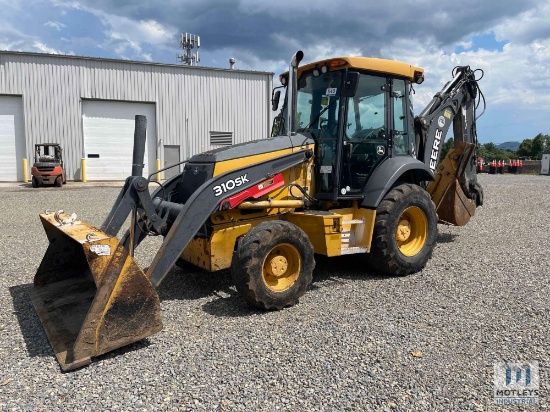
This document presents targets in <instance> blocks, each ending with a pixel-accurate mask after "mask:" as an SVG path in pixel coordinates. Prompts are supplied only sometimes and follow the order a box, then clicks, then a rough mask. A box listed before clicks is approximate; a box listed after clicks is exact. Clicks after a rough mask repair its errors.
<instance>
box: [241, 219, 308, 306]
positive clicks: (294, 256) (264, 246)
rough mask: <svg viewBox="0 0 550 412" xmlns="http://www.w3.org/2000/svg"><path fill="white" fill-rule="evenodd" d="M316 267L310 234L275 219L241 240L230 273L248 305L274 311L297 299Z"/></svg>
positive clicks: (251, 230) (255, 228)
mask: <svg viewBox="0 0 550 412" xmlns="http://www.w3.org/2000/svg"><path fill="white" fill-rule="evenodd" d="M314 267H315V259H314V253H313V246H312V245H311V242H310V241H309V239H308V237H307V235H306V234H305V233H304V232H303V231H302V230H301V229H300V228H298V227H297V226H295V225H293V224H292V223H289V222H286V221H282V220H274V221H268V222H263V223H261V224H259V225H258V226H256V227H254V228H252V229H250V230H249V231H248V233H247V234H246V236H244V237H243V238H242V239H240V240H239V241H238V245H237V250H236V251H235V252H234V254H233V261H232V263H231V276H232V278H233V282H234V283H235V286H236V287H237V291H238V292H239V293H240V294H241V296H243V297H244V299H245V300H246V301H247V302H248V303H249V304H251V305H253V306H257V307H259V308H262V309H266V310H273V309H282V308H284V307H287V306H292V305H294V304H296V303H297V302H298V299H299V298H300V297H302V296H303V295H304V293H305V292H306V290H307V288H308V287H309V285H310V284H311V281H312V278H313V268H314Z"/></svg>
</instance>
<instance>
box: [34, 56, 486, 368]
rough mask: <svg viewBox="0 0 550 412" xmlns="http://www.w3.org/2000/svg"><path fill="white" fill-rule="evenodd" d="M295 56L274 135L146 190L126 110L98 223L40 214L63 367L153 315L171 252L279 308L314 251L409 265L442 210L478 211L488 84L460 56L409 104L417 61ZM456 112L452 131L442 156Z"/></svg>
mask: <svg viewBox="0 0 550 412" xmlns="http://www.w3.org/2000/svg"><path fill="white" fill-rule="evenodd" d="M302 58H303V53H302V52H298V53H296V54H295V55H294V57H293V58H292V61H291V64H290V68H289V72H287V73H284V74H283V75H281V81H282V83H283V84H284V85H285V86H284V87H286V90H287V92H286V100H285V102H284V105H283V109H282V111H281V114H280V115H279V116H277V117H276V119H275V122H274V128H273V133H272V134H273V136H272V137H269V138H265V139H262V140H258V141H254V142H250V143H245V144H241V145H236V146H232V147H227V148H222V149H217V150H213V151H210V152H206V153H203V154H199V155H196V156H193V157H191V158H190V159H188V160H187V161H186V162H184V163H185V166H184V171H183V172H182V173H181V174H179V175H178V176H175V177H173V178H171V179H169V180H167V181H166V182H165V183H163V184H162V185H161V187H159V188H158V189H157V190H155V191H154V192H153V193H150V191H149V190H148V183H149V180H148V179H146V178H144V177H141V174H142V169H143V153H144V147H145V121H146V120H145V119H144V118H142V117H140V116H136V133H135V142H134V157H133V159H134V160H133V163H134V165H133V168H132V176H131V177H129V178H128V179H127V180H126V182H125V185H124V187H123V189H122V190H121V192H120V194H119V196H118V198H117V200H116V203H115V205H114V206H113V208H112V210H111V212H110V214H109V216H108V217H107V219H106V220H105V222H104V223H103V225H102V226H101V228H95V227H92V226H91V225H89V224H87V223H85V222H82V221H79V220H78V218H77V217H76V215H74V214H73V215H71V216H69V215H67V214H65V213H63V212H62V211H58V212H51V211H46V212H44V213H41V214H40V218H41V220H42V223H43V226H44V228H45V231H46V234H47V236H48V239H49V241H50V245H49V247H48V250H47V252H46V255H45V256H44V259H43V261H42V263H41V265H40V267H39V269H38V272H37V274H36V277H35V281H34V284H35V287H34V290H33V293H32V300H33V303H34V305H35V307H36V309H37V312H38V314H39V317H40V319H41V321H42V324H43V326H44V328H45V330H46V333H47V335H48V338H49V340H50V342H51V344H52V346H53V349H54V351H55V353H56V356H57V358H58V361H59V363H60V365H61V367H62V369H63V370H71V369H75V368H78V367H81V366H83V365H86V364H88V363H90V361H91V358H92V357H94V356H98V355H100V354H103V353H106V352H108V351H110V350H113V349H115V348H118V347H121V346H124V345H127V344H129V343H132V342H135V341H137V340H140V339H143V338H144V337H146V336H149V335H151V334H153V333H155V332H158V331H159V330H161V329H162V321H161V318H160V302H159V298H158V295H157V293H156V290H155V287H156V286H158V285H159V284H160V283H161V282H162V280H163V278H164V277H165V276H166V274H167V273H168V271H169V270H170V269H171V267H172V266H173V265H174V264H175V263H178V261H188V262H191V263H192V264H194V265H196V266H199V267H201V268H203V269H206V270H207V271H218V270H221V269H226V268H230V269H231V272H232V276H233V280H234V283H235V286H236V288H237V290H238V292H239V293H240V294H241V295H242V296H243V298H244V299H245V300H246V301H247V302H249V303H250V304H251V305H254V306H257V307H260V308H263V309H281V308H284V307H286V306H290V305H293V304H295V303H296V302H297V301H298V299H299V298H300V297H301V296H302V295H303V294H304V293H305V291H306V290H307V288H308V286H309V285H310V283H311V281H312V272H313V268H314V266H315V261H314V254H315V253H317V254H321V255H326V256H340V255H346V254H359V255H361V256H363V257H364V258H365V260H367V261H368V262H369V264H370V266H371V268H372V270H375V271H378V272H381V273H385V274H389V275H399V276H401V275H406V274H409V273H413V272H416V271H419V270H420V269H422V268H423V267H424V265H425V264H426V262H427V261H428V259H429V258H430V257H431V254H432V250H433V248H434V245H435V243H436V237H437V223H438V219H439V220H440V221H444V222H447V223H449V224H456V225H464V224H466V223H467V222H468V220H469V219H470V217H471V216H473V214H474V212H475V209H476V206H479V205H480V204H481V203H482V200H483V192H482V190H481V187H480V186H479V185H478V184H477V182H476V174H475V155H474V149H475V144H476V130H475V125H476V114H475V110H476V106H477V103H476V101H478V98H479V97H482V95H481V93H480V91H479V89H478V85H477V81H476V78H475V74H474V72H473V71H472V70H470V68H469V67H458V68H456V69H455V72H454V77H453V80H452V81H451V82H449V83H448V84H447V85H445V87H443V89H442V90H441V92H439V93H437V94H436V95H435V97H434V99H433V100H432V102H431V103H430V104H429V105H428V107H427V108H426V109H424V111H423V112H422V113H421V114H420V115H419V116H417V117H416V118H414V117H413V115H412V113H413V111H412V103H411V100H410V96H411V90H412V87H413V85H414V84H420V83H422V81H423V80H424V72H423V70H422V69H420V68H418V67H414V66H411V65H408V64H405V63H399V62H395V61H388V60H380V59H372V58H366V57H343V58H334V59H328V60H324V61H319V62H316V63H310V64H307V65H305V66H301V67H299V63H300V61H301V60H302ZM279 96H280V91H279V90H276V91H275V92H274V93H273V98H272V103H273V106H274V108H277V107H278V105H279ZM451 123H452V124H453V125H454V139H455V142H457V143H456V147H455V148H454V149H452V150H451V151H450V153H449V154H448V156H447V157H446V158H445V159H444V160H443V161H441V162H440V159H439V157H440V156H439V154H440V149H441V147H442V145H443V142H444V138H445V136H446V134H447V132H448V129H449V127H450V125H451ZM438 214H439V217H438ZM128 216H130V217H131V223H130V229H129V230H128V231H127V232H126V233H125V234H124V235H123V236H122V238H121V240H120V241H119V240H118V239H117V237H116V236H117V234H118V232H119V231H120V229H121V227H122V226H123V224H124V222H125V220H126V218H127V217H128ZM149 234H160V235H162V236H163V237H164V242H163V244H162V246H161V248H160V250H159V251H158V253H157V254H156V257H155V258H154V260H153V262H152V263H151V265H150V266H149V268H148V270H147V272H144V271H142V269H141V268H140V267H139V266H138V265H137V264H136V263H135V261H134V260H133V258H132V256H133V252H134V248H135V247H137V246H138V245H139V244H140V242H141V241H142V240H143V239H144V238H145V237H146V236H147V235H149Z"/></svg>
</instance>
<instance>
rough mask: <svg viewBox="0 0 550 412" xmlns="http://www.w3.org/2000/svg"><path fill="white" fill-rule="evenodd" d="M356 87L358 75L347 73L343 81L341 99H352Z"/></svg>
mask: <svg viewBox="0 0 550 412" xmlns="http://www.w3.org/2000/svg"><path fill="white" fill-rule="evenodd" d="M357 86H359V73H357V72H348V73H347V74H346V78H345V79H344V89H343V90H342V97H354V96H355V94H356V93H357Z"/></svg>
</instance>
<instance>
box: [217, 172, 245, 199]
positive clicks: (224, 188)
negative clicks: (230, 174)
mask: <svg viewBox="0 0 550 412" xmlns="http://www.w3.org/2000/svg"><path fill="white" fill-rule="evenodd" d="M247 175H248V173H245V174H244V175H242V176H239V177H237V178H235V179H229V180H228V181H227V182H224V183H222V184H220V185H217V186H214V187H213V188H212V190H214V196H216V197H218V196H221V195H223V194H224V193H227V192H228V191H230V190H233V189H235V188H236V187H239V186H242V185H243V184H245V183H247V182H250V180H248V179H247V177H246V176H247Z"/></svg>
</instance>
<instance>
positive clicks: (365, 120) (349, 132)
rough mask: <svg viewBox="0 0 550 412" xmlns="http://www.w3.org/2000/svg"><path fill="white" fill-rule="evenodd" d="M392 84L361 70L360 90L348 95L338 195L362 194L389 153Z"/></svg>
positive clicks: (354, 196) (357, 195)
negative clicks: (369, 179) (390, 91)
mask: <svg viewBox="0 0 550 412" xmlns="http://www.w3.org/2000/svg"><path fill="white" fill-rule="evenodd" d="M390 86H391V85H390V84H389V79H387V78H386V77H382V76H375V75H369V74H361V75H360V77H359V85H358V88H357V93H356V94H355V96H354V97H350V98H348V101H347V111H346V116H345V124H344V127H343V129H344V130H343V136H342V148H343V150H342V167H341V169H340V171H341V175H340V182H339V197H346V198H361V197H363V192H364V188H365V184H366V182H367V180H368V178H369V177H370V175H371V173H372V171H373V170H374V169H375V168H376V166H377V165H378V164H379V163H380V162H382V161H383V160H384V159H386V158H387V157H388V156H389V152H390V145H389V139H388V137H389V136H390V132H391V130H390V129H391V125H392V123H393V122H392V120H393V119H391V118H390V115H389V103H390V100H389V90H390V89H391V87H390Z"/></svg>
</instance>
